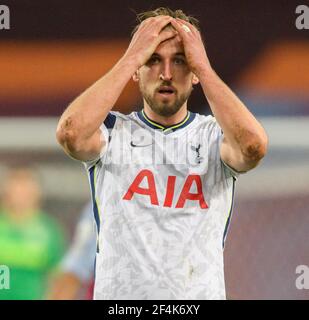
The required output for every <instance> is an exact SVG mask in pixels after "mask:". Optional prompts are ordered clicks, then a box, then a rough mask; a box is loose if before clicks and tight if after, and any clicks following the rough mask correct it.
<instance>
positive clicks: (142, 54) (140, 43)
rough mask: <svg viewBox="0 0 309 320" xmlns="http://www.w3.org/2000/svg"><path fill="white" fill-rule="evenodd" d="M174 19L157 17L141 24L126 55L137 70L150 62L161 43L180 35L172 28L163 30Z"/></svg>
mask: <svg viewBox="0 0 309 320" xmlns="http://www.w3.org/2000/svg"><path fill="white" fill-rule="evenodd" d="M173 19H174V18H173V17H170V16H157V17H151V18H148V19H146V20H144V21H143V22H142V23H141V24H140V26H139V27H138V29H137V31H136V32H135V34H134V36H133V38H132V40H131V42H130V45H129V47H128V49H127V51H126V53H125V57H126V58H128V59H130V60H132V61H133V62H134V63H135V64H136V67H137V69H138V68H140V67H141V66H142V65H144V64H145V63H146V62H147V61H148V60H149V58H150V57H151V55H152V54H153V53H154V51H155V50H156V48H157V46H158V45H159V44H160V43H161V42H163V41H165V40H168V39H171V38H174V37H175V36H176V35H177V34H178V33H177V31H176V30H175V29H174V28H172V27H171V28H168V29H165V30H162V29H164V28H165V27H166V26H167V25H168V24H169V23H170V22H171V21H172V20H173Z"/></svg>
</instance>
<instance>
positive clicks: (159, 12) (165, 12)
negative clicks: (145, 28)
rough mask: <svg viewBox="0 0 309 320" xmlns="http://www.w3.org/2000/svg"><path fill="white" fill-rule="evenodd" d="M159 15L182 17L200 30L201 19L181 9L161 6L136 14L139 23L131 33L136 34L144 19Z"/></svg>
mask: <svg viewBox="0 0 309 320" xmlns="http://www.w3.org/2000/svg"><path fill="white" fill-rule="evenodd" d="M157 16H170V17H173V18H179V19H182V20H184V21H187V22H189V23H191V24H192V25H193V26H194V27H196V28H197V30H199V31H200V26H199V21H198V20H197V19H196V18H194V17H193V16H190V15H187V14H185V13H184V12H183V11H182V10H180V9H178V10H175V11H173V10H171V9H170V8H167V7H159V8H157V9H155V10H150V11H145V12H141V13H137V14H136V20H137V25H136V26H135V28H134V29H133V31H132V34H131V35H132V36H133V35H134V33H135V32H136V30H137V29H138V27H139V25H140V24H141V23H142V22H143V21H144V20H146V19H148V18H151V17H157Z"/></svg>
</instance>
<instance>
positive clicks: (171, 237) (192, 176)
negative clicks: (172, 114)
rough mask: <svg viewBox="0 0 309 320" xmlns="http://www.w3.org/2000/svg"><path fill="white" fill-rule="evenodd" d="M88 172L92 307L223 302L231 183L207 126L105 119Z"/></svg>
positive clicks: (217, 139)
mask: <svg viewBox="0 0 309 320" xmlns="http://www.w3.org/2000/svg"><path fill="white" fill-rule="evenodd" d="M101 131H102V134H103V135H104V139H105V141H107V143H106V145H105V146H104V148H103V150H102V152H101V155H100V157H99V158H98V159H95V160H93V161H89V162H87V163H85V164H86V167H87V170H88V173H89V180H90V185H91V191H92V198H93V209H94V215H95V220H96V224H97V230H98V246H97V257H96V277H95V289H94V299H104V300H105V299H106V300H113V299H136V300H145V299H153V300H155V299H183V300H187V299H225V283H224V265H223V248H224V240H225V237H226V234H227V229H228V225H229V222H230V218H231V212H232V207H233V197H234V183H235V180H236V176H237V173H236V172H234V171H233V170H232V169H231V168H229V167H228V166H227V165H225V164H224V163H223V162H222V160H221V158H220V144H221V141H222V138H223V134H222V130H221V128H220V127H219V125H218V124H217V122H216V120H215V118H214V117H213V116H203V115H199V114H195V113H191V112H188V114H187V117H186V118H185V119H184V120H183V121H182V122H181V123H179V124H177V125H174V126H172V127H170V128H164V127H163V126H162V125H160V124H158V123H156V122H154V121H152V120H150V119H149V118H147V116H146V115H145V113H144V112H143V111H140V112H132V113H131V114H130V115H123V114H121V113H118V112H110V114H109V115H108V117H107V119H106V120H105V121H104V123H103V124H102V126H101Z"/></svg>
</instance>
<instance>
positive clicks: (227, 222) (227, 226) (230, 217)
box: [222, 177, 236, 249]
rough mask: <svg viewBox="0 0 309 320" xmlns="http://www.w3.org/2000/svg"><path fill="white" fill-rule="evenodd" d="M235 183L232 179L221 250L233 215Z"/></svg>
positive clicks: (234, 179)
mask: <svg viewBox="0 0 309 320" xmlns="http://www.w3.org/2000/svg"><path fill="white" fill-rule="evenodd" d="M235 181H236V178H234V177H233V186H232V203H231V207H230V211H229V215H228V219H227V221H226V224H225V228H224V233H223V240H222V248H223V249H224V245H225V239H226V236H227V233H228V230H229V226H230V222H231V219H232V213H233V207H234V197H235Z"/></svg>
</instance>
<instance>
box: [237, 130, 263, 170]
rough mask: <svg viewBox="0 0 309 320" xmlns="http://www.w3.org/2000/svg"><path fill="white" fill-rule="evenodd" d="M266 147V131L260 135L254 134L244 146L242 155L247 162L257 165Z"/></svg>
mask: <svg viewBox="0 0 309 320" xmlns="http://www.w3.org/2000/svg"><path fill="white" fill-rule="evenodd" d="M267 148H268V138H267V135H266V133H264V134H263V135H261V136H256V137H254V138H252V139H250V141H248V143H247V144H246V145H245V146H244V148H243V155H244V157H245V158H246V159H247V161H248V162H251V163H252V164H255V165H257V164H258V162H259V161H260V160H262V159H263V158H264V157H265V155H266V153H267Z"/></svg>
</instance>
